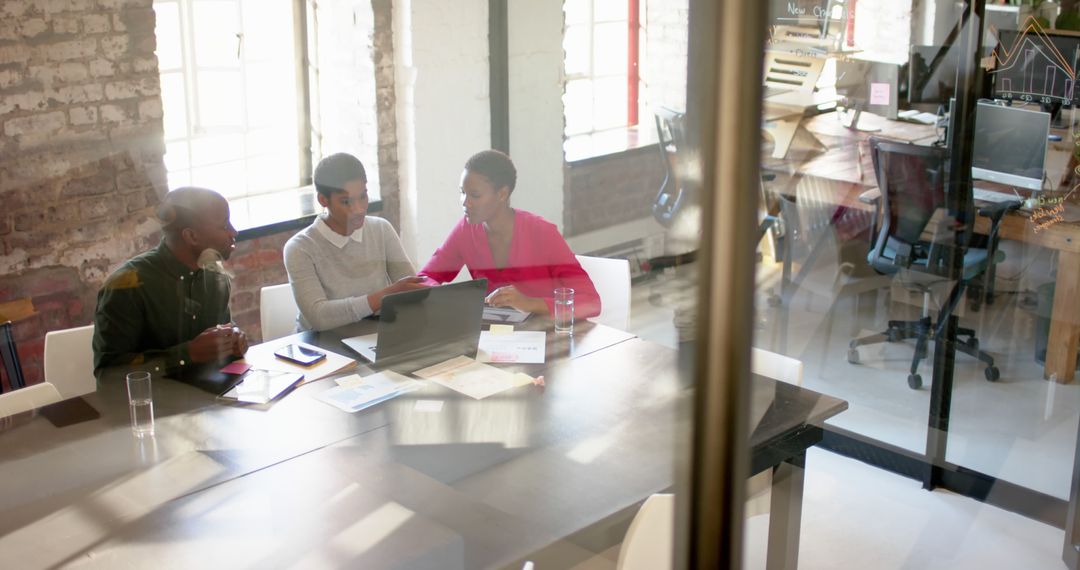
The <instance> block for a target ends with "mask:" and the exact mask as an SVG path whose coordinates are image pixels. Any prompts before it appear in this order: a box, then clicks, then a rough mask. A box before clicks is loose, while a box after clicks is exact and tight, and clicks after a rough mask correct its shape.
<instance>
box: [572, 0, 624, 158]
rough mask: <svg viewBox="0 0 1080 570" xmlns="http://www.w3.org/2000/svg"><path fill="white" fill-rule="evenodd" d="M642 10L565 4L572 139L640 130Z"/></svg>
mask: <svg viewBox="0 0 1080 570" xmlns="http://www.w3.org/2000/svg"><path fill="white" fill-rule="evenodd" d="M637 4H638V3H637V2H636V1H634V0H567V1H566V3H565V4H564V10H565V13H566V32H565V35H564V39H563V46H564V48H565V50H566V94H565V95H564V97H563V102H564V105H565V109H566V110H565V113H566V135H567V136H568V137H571V136H575V135H583V134H588V133H593V132H597V131H603V130H608V129H615V128H619V127H627V126H631V125H634V124H637V105H638V103H637V88H636V83H637V77H636V69H637V57H638V56H637V41H636V36H637V29H636V28H637V25H636V24H637V18H636V17H635V15H634V14H635V13H636V5H637ZM631 28H634V33H633V34H631V33H630V30H631Z"/></svg>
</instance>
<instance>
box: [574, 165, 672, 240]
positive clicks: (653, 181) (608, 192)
mask: <svg viewBox="0 0 1080 570" xmlns="http://www.w3.org/2000/svg"><path fill="white" fill-rule="evenodd" d="M564 174H565V176H566V183H565V191H564V195H563V196H564V197H563V199H564V209H563V212H564V214H563V224H564V226H563V235H565V236H567V237H569V236H575V235H578V234H583V233H586V232H591V231H594V230H599V229H603V228H606V227H609V226H613V225H615V224H620V223H623V222H630V221H633V220H639V219H641V218H645V217H648V216H651V215H652V204H653V200H654V199H656V193H657V192H658V191H659V190H660V185H661V184H662V183H663V181H664V163H663V162H661V159H660V153H659V152H658V151H657V150H656V147H655V146H649V147H644V148H639V149H636V150H632V151H628V152H623V153H619V154H614V155H610V156H604V157H599V158H594V159H591V160H588V161H584V162H579V163H575V164H568V165H566V168H565V169H564Z"/></svg>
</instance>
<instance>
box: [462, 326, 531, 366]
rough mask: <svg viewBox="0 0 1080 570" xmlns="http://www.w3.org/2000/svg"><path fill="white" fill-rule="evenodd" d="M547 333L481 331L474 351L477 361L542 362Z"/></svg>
mask: <svg viewBox="0 0 1080 570" xmlns="http://www.w3.org/2000/svg"><path fill="white" fill-rule="evenodd" d="M546 340H547V334H546V333H545V332H544V331H514V332H509V333H499V332H489V331H483V332H481V333H480V346H479V348H478V349H477V351H476V360H477V361H478V362H493V363H500V362H502V363H506V362H515V363H522V364H543V362H544V347H545V344H546Z"/></svg>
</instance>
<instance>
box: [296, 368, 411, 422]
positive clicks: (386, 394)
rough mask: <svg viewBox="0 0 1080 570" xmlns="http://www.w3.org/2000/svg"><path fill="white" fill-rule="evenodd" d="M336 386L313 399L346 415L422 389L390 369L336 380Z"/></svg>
mask: <svg viewBox="0 0 1080 570" xmlns="http://www.w3.org/2000/svg"><path fill="white" fill-rule="evenodd" d="M337 383H338V385H337V386H335V387H333V388H330V389H329V390H326V391H325V392H322V393H320V394H318V395H317V396H315V397H316V398H317V399H318V400H320V401H322V402H325V403H327V404H330V405H331V406H334V407H335V408H338V409H340V410H343V411H346V412H359V411H360V410H363V409H365V408H370V407H371V406H374V405H375V404H379V403H382V402H385V401H387V400H389V399H391V398H395V397H397V396H400V395H402V394H407V393H409V392H412V391H414V390H418V389H420V388H422V387H423V384H421V383H420V382H418V381H416V380H410V379H408V378H406V377H404V376H402V375H401V374H398V373H397V372H392V371H390V370H387V371H386V372H379V373H377V374H372V375H371V376H365V377H363V378H361V377H360V376H358V375H356V374H352V375H349V376H346V377H344V378H339V379H338V380H337Z"/></svg>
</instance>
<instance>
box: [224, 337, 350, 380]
mask: <svg viewBox="0 0 1080 570" xmlns="http://www.w3.org/2000/svg"><path fill="white" fill-rule="evenodd" d="M292 343H295V344H299V345H301V346H306V347H308V348H312V349H315V350H318V351H321V352H325V353H326V358H324V359H323V360H320V361H319V362H316V363H315V364H312V365H311V366H301V365H299V364H295V363H292V362H289V361H287V360H282V359H280V358H278V357H276V356H274V351H275V350H277V349H278V348H281V347H282V346H285V345H287V344H292ZM244 361H245V362H247V363H248V364H250V365H251V367H252V368H259V369H262V370H279V371H281V372H298V373H300V374H303V375H304V381H303V383H305V384H306V383H308V382H314V381H315V380H318V379H320V378H325V377H327V376H330V375H331V374H335V373H337V372H340V371H342V370H345V369H347V368H352V367H354V366H356V361H355V360H353V359H352V358H349V357H348V356H343V355H340V354H338V353H336V352H330V351H329V350H326V349H325V348H319V347H317V346H314V345H310V344H307V343H303V342H295V341H288V340H286V339H277V340H271V341H268V342H264V343H262V344H257V345H255V346H252V347H250V348H248V351H247V354H245V355H244Z"/></svg>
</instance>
